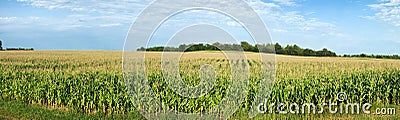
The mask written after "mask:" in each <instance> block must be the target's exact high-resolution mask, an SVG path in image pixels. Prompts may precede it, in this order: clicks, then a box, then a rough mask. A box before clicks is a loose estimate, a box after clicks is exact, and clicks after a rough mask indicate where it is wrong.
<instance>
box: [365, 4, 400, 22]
mask: <svg viewBox="0 0 400 120" xmlns="http://www.w3.org/2000/svg"><path fill="white" fill-rule="evenodd" d="M367 6H368V7H370V8H371V9H373V10H376V11H378V12H377V13H375V14H374V15H373V16H364V17H363V18H366V19H372V20H378V21H382V22H385V23H388V24H391V25H394V26H396V27H400V0H379V3H377V4H370V5H367Z"/></svg>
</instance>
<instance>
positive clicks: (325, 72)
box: [0, 51, 400, 115]
mask: <svg viewBox="0 0 400 120" xmlns="http://www.w3.org/2000/svg"><path fill="white" fill-rule="evenodd" d="M122 55H123V53H122V52H121V51H18V52H15V51H11V52H9V51H1V52H0V80H1V82H0V89H1V91H0V94H1V100H2V101H7V100H20V101H24V102H27V103H38V104H41V105H44V106H54V107H65V108H70V109H76V110H78V111H80V112H83V113H97V112H100V113H104V114H107V115H108V114H127V113H129V112H130V111H133V110H134V109H135V108H134V106H133V103H132V101H130V100H129V96H128V95H127V92H126V91H125V84H124V81H123V77H122ZM160 56H161V53H157V52H148V53H146V63H151V64H147V65H146V66H147V72H148V73H150V74H149V75H152V76H149V78H148V79H149V81H150V82H151V85H152V87H153V89H154V91H155V92H156V93H157V97H158V98H159V99H162V101H163V103H165V104H167V105H169V106H170V109H174V110H178V111H185V112H194V113H201V112H203V111H204V110H207V109H210V108H212V107H213V106H215V104H217V103H218V102H219V101H220V100H221V99H220V98H221V97H224V95H223V94H224V92H223V90H224V89H223V88H225V87H227V85H228V84H227V83H226V82H227V81H229V79H228V78H229V77H230V76H231V74H229V73H226V72H224V71H226V70H228V69H230V68H229V67H218V65H220V66H224V65H225V66H226V65H227V64H228V61H222V60H223V59H226V58H225V56H224V54H222V53H221V52H189V53H185V54H184V55H183V57H182V58H181V61H180V63H182V65H181V67H180V68H181V69H182V70H186V71H187V72H185V73H186V75H183V76H184V78H185V80H184V81H185V82H186V83H190V84H192V85H196V84H197V83H198V81H199V79H200V78H198V73H196V72H197V70H198V69H199V68H200V67H201V65H202V64H210V65H212V66H213V67H214V68H216V71H217V74H218V75H217V77H220V78H221V81H219V82H217V83H218V85H217V86H218V87H219V88H221V89H218V90H216V91H212V93H219V94H216V95H212V94H211V95H210V94H208V95H206V96H205V97H204V98H200V100H198V101H197V100H193V99H187V98H183V97H180V96H177V95H176V94H173V95H170V96H165V95H167V94H170V93H172V91H171V90H170V89H167V88H165V86H164V85H165V82H163V81H162V80H160V79H159V78H160V76H161V73H160V70H157V67H159V63H160V61H159V58H160ZM246 56H247V58H248V59H249V60H255V61H253V63H254V64H252V65H251V75H252V76H253V78H254V80H253V81H252V82H251V83H254V84H251V86H250V88H249V93H255V92H256V91H257V89H256V87H257V86H258V85H257V84H256V83H257V81H258V80H257V79H258V78H259V77H258V76H257V75H260V74H261V72H260V71H259V68H258V66H257V65H258V64H259V62H258V61H256V59H258V58H259V56H258V54H255V53H246ZM266 56H270V57H271V56H272V55H266ZM220 60H221V61H220ZM276 63H277V69H276V70H277V71H276V80H275V83H274V88H273V91H272V93H271V98H270V99H269V100H270V102H285V103H290V102H298V103H302V102H313V103H316V104H318V103H322V102H326V101H329V100H336V99H337V98H336V94H337V93H338V92H346V93H347V94H348V97H349V98H348V99H347V100H348V102H359V103H365V102H370V103H372V104H379V105H389V104H391V105H399V104H400V92H399V91H400V84H399V83H400V60H387V59H364V58H336V57H335V58H332V57H295V56H282V55H277V56H276ZM191 69H193V70H191ZM253 97H254V96H251V95H248V96H246V98H245V102H243V103H242V105H241V106H240V107H241V108H244V109H249V107H250V105H251V104H252V98H253ZM171 99H173V100H175V101H174V102H169V100H171ZM182 101H186V102H185V104H181V103H182ZM205 101H213V102H216V103H213V104H209V105H206V106H205V107H204V106H203V107H201V105H200V104H199V103H201V102H205ZM175 106H177V107H175Z"/></svg>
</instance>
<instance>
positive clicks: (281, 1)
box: [272, 0, 296, 6]
mask: <svg viewBox="0 0 400 120" xmlns="http://www.w3.org/2000/svg"><path fill="white" fill-rule="evenodd" d="M272 1H274V2H277V3H279V4H281V5H287V6H296V3H295V2H293V1H292V0H272Z"/></svg>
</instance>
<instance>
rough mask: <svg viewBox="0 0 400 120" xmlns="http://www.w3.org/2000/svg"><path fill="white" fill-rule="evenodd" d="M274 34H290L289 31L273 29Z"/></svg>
mask: <svg viewBox="0 0 400 120" xmlns="http://www.w3.org/2000/svg"><path fill="white" fill-rule="evenodd" d="M272 32H277V33H286V32H289V31H288V30H285V29H272Z"/></svg>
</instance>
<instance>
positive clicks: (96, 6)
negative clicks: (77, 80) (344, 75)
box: [0, 0, 335, 33]
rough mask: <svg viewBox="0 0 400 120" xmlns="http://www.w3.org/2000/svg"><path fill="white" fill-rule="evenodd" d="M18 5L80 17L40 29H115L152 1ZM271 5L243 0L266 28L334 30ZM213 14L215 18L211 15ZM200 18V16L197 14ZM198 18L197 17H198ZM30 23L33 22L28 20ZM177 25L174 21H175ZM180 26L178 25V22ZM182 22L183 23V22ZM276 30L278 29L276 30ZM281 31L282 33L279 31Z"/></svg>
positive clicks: (282, 0) (283, 0)
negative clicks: (68, 13)
mask: <svg viewBox="0 0 400 120" xmlns="http://www.w3.org/2000/svg"><path fill="white" fill-rule="evenodd" d="M17 1H19V2H22V3H25V4H28V5H31V6H33V7H39V8H46V9H49V10H59V9H61V10H69V11H78V13H79V14H72V15H68V16H66V17H65V18H40V20H38V19H39V18H37V20H36V21H35V23H36V24H38V25H42V26H55V27H54V29H57V30H71V29H77V28H90V27H116V26H122V25H130V24H131V22H132V21H133V20H134V19H135V17H136V16H137V15H138V14H139V12H140V11H142V10H143V9H144V8H145V7H146V5H148V4H150V3H151V2H152V1H153V0H114V1H108V0H101V1H95V0H82V1H76V0H17ZM272 1H273V2H263V1H261V0H246V2H247V3H248V4H249V5H250V6H251V7H252V8H253V9H254V10H255V11H256V12H257V13H259V14H260V15H261V17H262V18H263V20H264V21H265V22H266V24H267V25H269V24H271V23H276V24H280V25H281V27H284V28H279V29H281V30H286V32H288V31H322V32H325V33H329V32H332V31H335V30H334V29H335V25H334V24H332V23H328V22H322V21H320V20H319V19H316V18H308V17H306V16H307V15H309V13H305V14H304V15H302V14H301V13H300V12H297V11H286V10H285V9H284V8H283V7H282V6H281V5H283V6H288V7H291V6H297V4H296V2H294V1H293V0H272ZM196 12H199V11H193V13H191V14H192V16H190V14H187V15H185V16H183V17H181V18H178V19H175V20H176V21H179V19H181V21H186V20H185V19H187V18H196V17H193V15H194V16H196V15H199V13H196ZM206 14H210V15H209V16H212V17H209V18H208V21H211V22H219V23H221V24H225V25H228V26H232V27H237V26H240V25H239V24H238V23H236V22H234V21H232V20H229V19H221V18H222V17H218V15H215V13H213V12H208V13H206ZM212 14H214V15H212ZM200 15H201V14H200ZM197 18H199V17H197ZM12 19H14V18H2V19H0V21H12ZM31 21H33V20H31ZM174 23H177V22H174ZM178 23H179V22H178ZM182 23H184V22H182ZM276 30H277V29H276ZM280 32H284V31H280Z"/></svg>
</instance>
